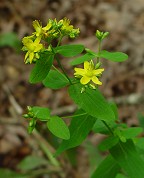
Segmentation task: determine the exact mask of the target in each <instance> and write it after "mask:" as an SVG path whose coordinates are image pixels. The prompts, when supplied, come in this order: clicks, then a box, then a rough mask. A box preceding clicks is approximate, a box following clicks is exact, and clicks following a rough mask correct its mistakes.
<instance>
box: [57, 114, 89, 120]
mask: <svg viewBox="0 0 144 178" xmlns="http://www.w3.org/2000/svg"><path fill="white" fill-rule="evenodd" d="M86 114H87V113H83V114H76V115H72V116H64V117H61V118H63V119H65V118H69V117H70V118H73V117H77V116H83V115H86Z"/></svg>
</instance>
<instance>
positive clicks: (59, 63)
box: [55, 55, 72, 85]
mask: <svg viewBox="0 0 144 178" xmlns="http://www.w3.org/2000/svg"><path fill="white" fill-rule="evenodd" d="M55 58H56V60H57V63H58V65H59V67H60V68H61V70H62V71H63V73H64V75H65V76H66V78H67V79H68V81H69V83H70V84H71V85H72V82H71V80H70V78H69V77H68V75H67V73H66V72H65V70H64V68H63V66H62V65H61V62H60V60H59V58H58V57H57V55H55Z"/></svg>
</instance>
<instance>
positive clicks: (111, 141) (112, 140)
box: [98, 136, 119, 151]
mask: <svg viewBox="0 0 144 178" xmlns="http://www.w3.org/2000/svg"><path fill="white" fill-rule="evenodd" d="M118 141H119V138H118V137H116V136H110V137H108V138H106V139H104V140H103V141H102V142H101V143H100V144H99V146H98V147H99V149H100V150H101V151H106V150H108V149H110V148H111V147H113V146H114V145H116V144H117V143H118Z"/></svg>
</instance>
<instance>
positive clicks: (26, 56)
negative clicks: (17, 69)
mask: <svg viewBox="0 0 144 178" xmlns="http://www.w3.org/2000/svg"><path fill="white" fill-rule="evenodd" d="M28 55H29V52H27V53H26V55H25V61H26V59H27V58H28Z"/></svg>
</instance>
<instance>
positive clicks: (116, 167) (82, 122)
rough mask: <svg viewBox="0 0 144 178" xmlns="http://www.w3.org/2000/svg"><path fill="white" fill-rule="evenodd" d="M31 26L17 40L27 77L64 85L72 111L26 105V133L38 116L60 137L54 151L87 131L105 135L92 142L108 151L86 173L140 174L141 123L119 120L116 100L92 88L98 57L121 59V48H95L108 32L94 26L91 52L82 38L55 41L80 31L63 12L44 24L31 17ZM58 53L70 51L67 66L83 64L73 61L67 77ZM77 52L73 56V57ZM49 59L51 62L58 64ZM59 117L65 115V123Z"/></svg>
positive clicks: (137, 177) (100, 177)
mask: <svg viewBox="0 0 144 178" xmlns="http://www.w3.org/2000/svg"><path fill="white" fill-rule="evenodd" d="M33 27H34V29H35V32H33V33H32V35H31V36H27V37H24V38H23V40H22V42H23V45H24V46H23V48H22V49H23V51H25V52H26V55H25V59H24V62H25V63H26V64H32V63H33V64H34V68H33V69H32V71H31V74H30V78H29V82H30V83H32V84H35V83H38V82H42V84H43V85H44V86H45V87H48V88H51V89H53V90H57V89H60V88H62V87H67V88H68V93H69V96H70V97H71V99H72V100H73V101H74V103H75V104H77V106H78V109H77V111H76V112H75V113H74V115H71V116H65V117H59V116H57V115H52V114H51V110H50V109H49V108H43V107H39V106H28V107H27V109H28V112H27V113H26V114H24V117H25V118H27V119H28V120H29V126H28V132H29V133H32V131H33V130H34V129H35V126H36V124H37V121H41V122H44V123H45V124H46V125H47V128H48V130H49V131H50V132H51V133H52V134H53V135H55V136H56V137H59V138H61V139H63V141H62V142H61V143H60V145H59V147H58V149H57V151H56V153H55V155H54V156H58V155H59V154H61V153H62V152H64V151H66V150H68V149H70V148H74V147H76V146H78V145H80V144H81V143H82V142H83V141H84V140H85V139H86V137H87V135H88V134H89V132H90V131H92V132H94V133H101V134H105V135H106V136H107V138H106V139H105V140H103V141H102V142H101V143H100V145H99V147H98V148H99V149H100V150H101V151H107V150H108V151H109V154H108V156H107V157H106V158H105V159H104V160H103V161H102V162H101V163H100V165H99V166H98V167H97V169H96V170H95V171H94V172H93V173H92V175H91V178H125V177H129V178H144V160H143V157H142V154H143V153H144V152H142V151H139V149H138V147H139V146H138V145H140V144H139V143H140V142H141V141H140V140H141V138H137V137H136V136H137V135H139V134H140V133H142V128H141V127H133V128H129V127H128V126H127V125H126V124H123V123H121V121H120V120H119V118H118V112H117V107H116V105H115V104H114V103H110V102H108V101H107V100H106V99H105V98H104V96H103V95H102V93H101V92H100V90H99V89H98V87H99V85H102V81H101V79H100V78H101V75H102V73H103V72H104V68H103V67H102V62H101V58H104V59H106V60H110V61H114V62H123V61H125V60H127V59H128V56H127V55H126V54H125V53H122V52H108V51H106V50H101V44H102V42H103V40H104V39H105V38H107V37H108V35H109V33H108V32H100V31H99V30H97V31H96V34H95V36H96V38H97V40H98V44H99V45H98V50H97V52H95V51H91V50H90V49H88V48H86V47H85V46H84V45H83V44H67V45H61V42H62V40H63V38H65V37H70V38H76V37H77V36H78V35H79V33H80V30H79V29H75V28H74V27H73V25H71V24H70V21H69V20H68V19H67V18H64V19H62V20H60V21H57V20H56V19H54V20H52V19H49V20H48V23H47V25H46V26H45V27H43V26H42V24H41V23H40V22H39V21H37V20H35V21H34V22H33ZM56 41H57V44H56ZM54 44H56V45H54ZM80 54H81V55H80ZM59 55H61V56H63V57H68V58H69V57H75V58H74V59H73V60H72V61H71V62H70V64H71V65H72V66H76V65H79V64H84V66H83V67H81V68H80V67H75V68H74V76H73V77H70V76H69V75H68V74H67V73H66V71H65V69H64V66H63V65H62V63H61V60H60V58H59ZM77 55H79V56H78V57H76V56H77ZM54 61H56V62H57V64H58V66H59V67H58V68H57V67H56V66H55V65H54V64H55V63H54ZM64 118H70V119H71V122H70V125H69V127H68V126H67V125H66V123H65V122H64V120H63V119H64ZM143 151H144V150H143ZM95 159H97V158H95Z"/></svg>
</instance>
